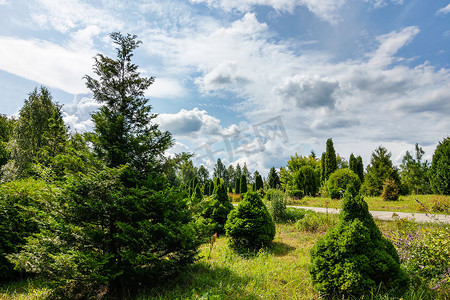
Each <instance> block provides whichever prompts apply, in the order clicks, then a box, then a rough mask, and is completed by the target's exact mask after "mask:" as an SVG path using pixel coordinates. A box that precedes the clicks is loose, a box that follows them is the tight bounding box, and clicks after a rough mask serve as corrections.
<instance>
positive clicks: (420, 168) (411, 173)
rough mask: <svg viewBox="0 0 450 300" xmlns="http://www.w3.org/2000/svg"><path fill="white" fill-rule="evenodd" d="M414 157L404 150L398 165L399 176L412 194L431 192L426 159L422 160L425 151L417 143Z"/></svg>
mask: <svg viewBox="0 0 450 300" xmlns="http://www.w3.org/2000/svg"><path fill="white" fill-rule="evenodd" d="M415 150H416V153H415V157H412V156H411V154H410V153H409V151H406V154H405V156H404V157H403V159H402V164H401V166H400V168H401V172H400V177H401V180H402V184H404V186H405V188H406V189H407V190H408V191H409V192H410V193H414V194H428V193H430V192H431V189H430V181H429V178H428V171H429V164H428V161H424V162H422V157H423V155H424V154H425V151H423V149H422V148H421V147H419V144H416V149H415Z"/></svg>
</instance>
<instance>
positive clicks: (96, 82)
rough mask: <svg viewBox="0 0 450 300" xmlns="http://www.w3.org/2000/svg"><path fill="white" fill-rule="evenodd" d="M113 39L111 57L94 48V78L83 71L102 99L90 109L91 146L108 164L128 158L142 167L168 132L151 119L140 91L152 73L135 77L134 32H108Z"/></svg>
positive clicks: (166, 143) (163, 146)
mask: <svg viewBox="0 0 450 300" xmlns="http://www.w3.org/2000/svg"><path fill="white" fill-rule="evenodd" d="M110 36H111V39H112V41H113V43H114V44H116V45H117V48H116V52H117V58H116V59H112V58H109V57H107V56H105V55H103V54H98V55H97V56H96V57H95V58H94V59H95V63H94V73H95V74H96V75H97V76H98V79H95V78H93V77H91V76H89V75H86V76H84V78H85V79H86V85H87V87H88V88H89V89H90V90H91V91H92V93H93V94H94V99H95V100H96V101H97V102H99V103H100V104H102V107H101V108H100V109H99V111H98V112H96V113H94V114H93V115H92V119H93V121H94V130H95V133H96V136H97V138H96V140H95V150H96V151H97V153H98V155H99V156H100V157H102V158H103V159H104V160H105V161H106V163H107V165H108V166H109V167H117V166H120V165H125V164H128V165H130V166H132V168H133V169H135V170H136V171H138V172H144V174H145V173H147V172H148V171H150V169H151V168H152V167H154V166H155V165H157V164H158V162H159V160H160V158H161V157H162V155H163V154H164V152H165V151H166V150H167V149H168V148H169V147H170V146H172V144H173V140H172V136H171V134H170V133H169V132H167V131H166V132H161V131H160V130H159V129H158V124H156V123H153V122H152V121H153V119H154V118H156V116H157V115H156V114H151V113H150V111H151V108H152V107H151V105H149V104H148V102H149V99H148V98H146V97H145V91H146V90H147V89H148V87H149V86H150V85H151V84H153V82H154V78H153V77H141V76H140V74H139V72H138V66H137V65H136V64H134V63H132V61H131V58H132V57H133V51H134V50H135V49H136V48H137V47H138V46H139V44H141V41H139V40H137V36H135V35H130V34H128V35H122V34H120V33H118V32H115V33H112V34H111V35H110Z"/></svg>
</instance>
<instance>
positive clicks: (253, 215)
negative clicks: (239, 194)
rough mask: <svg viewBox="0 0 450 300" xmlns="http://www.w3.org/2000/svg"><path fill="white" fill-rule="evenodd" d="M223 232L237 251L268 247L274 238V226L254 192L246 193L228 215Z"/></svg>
mask: <svg viewBox="0 0 450 300" xmlns="http://www.w3.org/2000/svg"><path fill="white" fill-rule="evenodd" d="M225 230H226V233H227V235H228V236H230V237H231V239H230V243H231V245H232V246H233V247H235V248H236V249H239V250H246V249H248V250H257V249H260V248H262V247H264V246H267V245H269V244H270V243H271V242H272V240H273V239H274V237H275V224H274V222H273V220H272V217H271V216H270V214H269V212H268V211H267V208H266V206H265V205H264V203H263V202H262V200H261V198H260V197H259V195H258V194H257V193H255V192H247V193H246V194H244V199H243V200H242V201H241V202H240V203H239V206H238V208H237V209H235V210H232V211H231V213H230V214H229V215H228V221H227V223H226V224H225Z"/></svg>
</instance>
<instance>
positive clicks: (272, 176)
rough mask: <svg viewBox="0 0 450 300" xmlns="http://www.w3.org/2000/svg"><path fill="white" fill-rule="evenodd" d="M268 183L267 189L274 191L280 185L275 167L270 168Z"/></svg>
mask: <svg viewBox="0 0 450 300" xmlns="http://www.w3.org/2000/svg"><path fill="white" fill-rule="evenodd" d="M268 181H269V182H268V184H269V188H271V189H276V188H278V186H279V185H280V177H279V176H278V173H277V171H276V170H275V167H272V168H270V171H269V180H268Z"/></svg>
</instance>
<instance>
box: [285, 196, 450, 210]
mask: <svg viewBox="0 0 450 300" xmlns="http://www.w3.org/2000/svg"><path fill="white" fill-rule="evenodd" d="M415 199H417V200H419V201H420V203H422V204H423V205H422V204H420V203H418V202H416V200H415ZM364 200H365V201H366V202H367V204H368V205H369V210H379V211H400V212H410V213H424V212H431V213H443V214H445V213H447V214H448V213H450V196H443V195H408V196H400V198H399V200H398V201H384V200H383V199H382V198H381V197H367V196H365V197H364ZM289 204H290V205H299V206H309V207H328V208H341V201H340V200H337V199H330V198H325V197H308V196H307V197H303V198H302V199H290V200H289Z"/></svg>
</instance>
